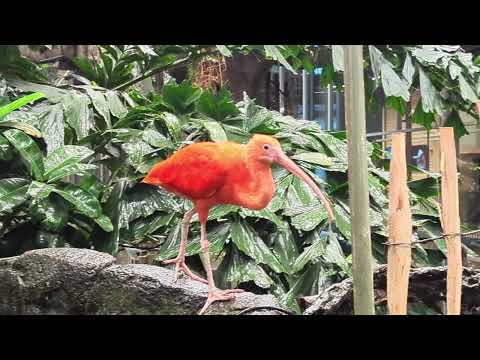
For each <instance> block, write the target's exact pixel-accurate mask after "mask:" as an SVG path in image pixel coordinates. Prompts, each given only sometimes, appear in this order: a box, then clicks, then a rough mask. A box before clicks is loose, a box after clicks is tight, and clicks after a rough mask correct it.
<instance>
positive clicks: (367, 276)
mask: <svg viewBox="0 0 480 360" xmlns="http://www.w3.org/2000/svg"><path fill="white" fill-rule="evenodd" d="M344 56H345V73H344V78H345V120H346V125H347V142H348V189H349V195H350V212H351V216H352V220H351V224H352V243H353V244H352V245H353V246H352V258H353V259H352V260H353V261H352V263H353V306H354V313H355V315H374V314H375V306H374V300H373V299H374V298H373V257H372V242H371V239H370V220H369V218H368V214H369V208H370V205H369V203H370V199H369V193H368V157H367V141H366V140H367V139H366V136H367V134H366V116H365V86H364V79H363V53H362V45H347V46H345V51H344Z"/></svg>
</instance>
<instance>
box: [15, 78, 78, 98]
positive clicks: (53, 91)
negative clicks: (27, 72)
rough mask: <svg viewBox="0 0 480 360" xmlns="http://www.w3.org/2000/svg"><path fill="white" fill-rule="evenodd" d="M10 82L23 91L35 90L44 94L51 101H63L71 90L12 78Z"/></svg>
mask: <svg viewBox="0 0 480 360" xmlns="http://www.w3.org/2000/svg"><path fill="white" fill-rule="evenodd" d="M9 83H10V84H12V85H13V86H15V87H17V88H19V89H22V90H23V91H33V92H39V93H41V94H43V95H44V96H45V97H46V98H47V99H48V100H49V101H50V102H52V103H58V102H62V101H63V99H64V97H65V96H67V95H68V94H69V91H67V90H63V89H59V88H56V87H53V86H48V85H41V84H36V83H32V82H28V81H23V80H19V79H10V80H9Z"/></svg>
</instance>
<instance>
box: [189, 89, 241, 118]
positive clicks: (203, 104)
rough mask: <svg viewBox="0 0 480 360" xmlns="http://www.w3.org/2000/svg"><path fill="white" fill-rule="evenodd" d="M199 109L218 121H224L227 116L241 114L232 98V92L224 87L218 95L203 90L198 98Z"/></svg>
mask: <svg viewBox="0 0 480 360" xmlns="http://www.w3.org/2000/svg"><path fill="white" fill-rule="evenodd" d="M196 106H197V110H198V111H199V112H201V113H203V114H205V115H207V116H208V117H210V118H212V119H214V120H216V121H224V120H225V119H226V118H227V117H232V116H236V115H238V114H239V110H238V108H237V107H236V106H235V104H234V103H233V101H232V100H231V98H230V93H229V92H227V90H225V89H222V90H220V91H219V93H218V94H217V95H214V94H212V93H210V92H203V93H202V94H201V96H200V98H199V99H198V101H197V103H196Z"/></svg>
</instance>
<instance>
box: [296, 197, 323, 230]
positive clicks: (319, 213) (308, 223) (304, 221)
mask: <svg viewBox="0 0 480 360" xmlns="http://www.w3.org/2000/svg"><path fill="white" fill-rule="evenodd" d="M305 210H306V209H305ZM326 219H327V211H326V210H325V207H324V206H323V205H322V204H317V205H315V206H313V207H310V208H308V210H307V211H305V212H303V213H301V214H299V215H296V216H294V217H292V219H291V224H292V225H293V226H294V227H295V228H297V229H298V230H301V231H311V230H313V229H315V228H316V227H317V226H318V225H319V224H321V223H322V222H323V221H325V220H326Z"/></svg>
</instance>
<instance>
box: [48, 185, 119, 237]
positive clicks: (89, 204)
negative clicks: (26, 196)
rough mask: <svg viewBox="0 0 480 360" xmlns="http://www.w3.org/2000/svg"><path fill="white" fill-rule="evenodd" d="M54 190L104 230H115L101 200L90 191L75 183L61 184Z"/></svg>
mask: <svg viewBox="0 0 480 360" xmlns="http://www.w3.org/2000/svg"><path fill="white" fill-rule="evenodd" d="M52 191H53V192H55V193H57V194H58V195H60V196H61V197H63V198H64V199H65V200H67V201H68V202H69V203H70V204H72V205H73V208H74V209H75V210H77V211H78V212H80V213H82V214H83V215H85V216H88V217H89V218H91V219H92V220H94V221H95V222H97V223H98V225H100V227H101V228H102V229H103V230H105V231H107V232H110V231H113V225H112V223H111V221H110V220H109V219H108V218H106V217H105V215H104V214H103V213H102V208H101V206H100V202H99V201H98V199H97V198H96V197H95V196H93V195H92V194H90V193H89V192H88V191H86V190H84V189H82V188H81V187H80V186H77V185H73V184H68V185H59V186H58V187H55V189H54V190H52Z"/></svg>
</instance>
